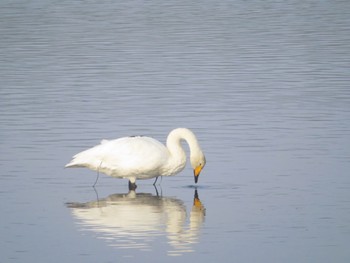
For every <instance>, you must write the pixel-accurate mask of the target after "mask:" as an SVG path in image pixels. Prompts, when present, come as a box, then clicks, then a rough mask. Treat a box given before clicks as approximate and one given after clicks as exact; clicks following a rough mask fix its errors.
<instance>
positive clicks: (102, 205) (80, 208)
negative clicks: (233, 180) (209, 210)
mask: <svg viewBox="0 0 350 263" xmlns="http://www.w3.org/2000/svg"><path fill="white" fill-rule="evenodd" d="M67 207H69V208H70V209H71V212H72V214H73V217H74V218H75V219H76V220H77V224H78V226H79V228H81V230H86V231H93V232H95V233H96V234H97V237H98V238H101V239H104V240H105V241H106V242H107V243H108V244H109V245H110V246H114V247H117V248H129V249H139V250H151V248H154V247H156V246H157V245H156V243H155V242H156V239H157V237H161V236H166V237H167V239H168V243H169V245H170V249H169V250H168V255H170V256H176V255H181V254H183V253H187V252H194V248H193V246H194V244H196V243H198V236H199V230H200V226H201V225H202V223H203V222H204V217H205V208H204V206H203V204H202V203H201V201H200V200H199V198H198V192H197V189H196V190H195V193H194V201H193V205H192V209H191V211H190V215H189V216H188V215H187V211H186V206H185V204H184V202H183V201H182V200H180V199H177V198H173V197H164V196H158V194H157V195H152V194H149V193H136V192H135V190H130V191H129V192H128V193H127V194H112V195H109V196H108V197H106V198H103V199H97V200H96V201H92V202H87V203H75V202H72V203H67Z"/></svg>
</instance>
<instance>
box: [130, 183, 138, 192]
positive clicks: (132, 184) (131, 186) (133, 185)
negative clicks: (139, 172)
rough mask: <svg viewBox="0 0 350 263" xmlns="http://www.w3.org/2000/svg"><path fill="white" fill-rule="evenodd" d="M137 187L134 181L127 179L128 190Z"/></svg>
mask: <svg viewBox="0 0 350 263" xmlns="http://www.w3.org/2000/svg"><path fill="white" fill-rule="evenodd" d="M136 188H137V185H136V183H132V182H130V181H129V190H135V189H136Z"/></svg>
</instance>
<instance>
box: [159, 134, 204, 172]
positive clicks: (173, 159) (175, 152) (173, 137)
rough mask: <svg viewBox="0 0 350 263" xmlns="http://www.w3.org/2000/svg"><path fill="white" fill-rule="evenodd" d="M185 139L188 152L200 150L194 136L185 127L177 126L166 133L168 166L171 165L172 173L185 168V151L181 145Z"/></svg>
mask: <svg viewBox="0 0 350 263" xmlns="http://www.w3.org/2000/svg"><path fill="white" fill-rule="evenodd" d="M182 140H185V141H186V142H187V144H188V145H189V147H190V154H191V155H192V153H193V152H196V151H200V147H199V144H198V141H197V138H196V136H195V135H194V134H193V133H192V132H191V131H190V130H189V129H186V128H178V129H175V130H173V131H171V132H170V133H169V135H168V138H167V141H166V146H167V148H168V150H169V160H168V167H169V168H170V167H171V170H173V171H172V173H177V172H179V171H181V170H183V169H184V168H185V165H186V153H185V151H184V149H183V147H182V145H181V141H182Z"/></svg>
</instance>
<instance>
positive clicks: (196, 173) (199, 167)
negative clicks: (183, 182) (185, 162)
mask: <svg viewBox="0 0 350 263" xmlns="http://www.w3.org/2000/svg"><path fill="white" fill-rule="evenodd" d="M201 171H202V166H200V165H199V166H197V167H196V169H194V171H193V174H194V182H195V183H197V182H198V177H199V174H200V173H201Z"/></svg>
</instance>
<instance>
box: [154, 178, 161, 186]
mask: <svg viewBox="0 0 350 263" xmlns="http://www.w3.org/2000/svg"><path fill="white" fill-rule="evenodd" d="M158 177H159V176H157V177H156V180H155V181H154V183H153V185H154V186H155V185H156V182H157V181H158ZM162 180H163V176H160V183H159V184H161V182H162Z"/></svg>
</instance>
